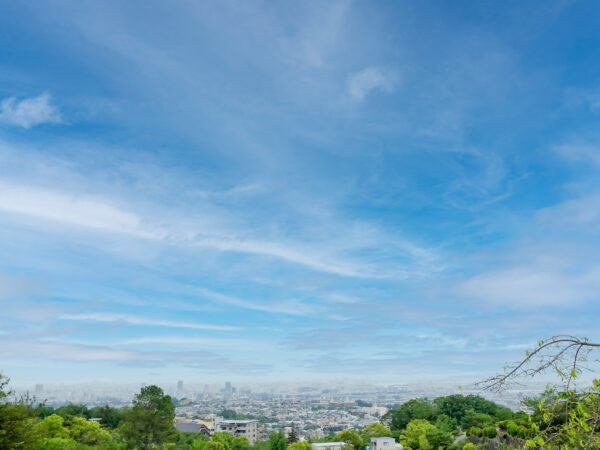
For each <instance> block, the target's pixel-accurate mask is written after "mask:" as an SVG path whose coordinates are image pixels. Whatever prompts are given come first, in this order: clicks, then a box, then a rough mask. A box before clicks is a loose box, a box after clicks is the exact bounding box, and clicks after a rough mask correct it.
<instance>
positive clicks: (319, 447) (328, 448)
mask: <svg viewBox="0 0 600 450" xmlns="http://www.w3.org/2000/svg"><path fill="white" fill-rule="evenodd" d="M347 446H348V444H346V443H345V442H315V443H313V444H312V450H345V449H346V447H347Z"/></svg>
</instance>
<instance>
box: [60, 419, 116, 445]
mask: <svg viewBox="0 0 600 450" xmlns="http://www.w3.org/2000/svg"><path fill="white" fill-rule="evenodd" d="M69 434H70V436H71V438H73V439H74V440H75V441H77V442H79V443H81V444H85V445H89V446H92V447H102V448H107V447H110V446H111V445H112V444H114V442H113V439H112V436H111V434H110V433H109V432H108V431H106V430H103V429H102V428H101V427H100V424H99V423H98V422H93V421H89V420H86V419H84V418H82V417H75V418H74V419H73V423H72V424H71V426H70V427H69Z"/></svg>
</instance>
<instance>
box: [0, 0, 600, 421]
mask: <svg viewBox="0 0 600 450" xmlns="http://www.w3.org/2000/svg"><path fill="white" fill-rule="evenodd" d="M519 5H520V2H468V3H467V2H437V1H421V2H355V1H329V2H312V1H303V2H230V1H222V2H215V3H211V2H155V1H145V2H136V1H131V2H116V1H113V2H110V1H108V2H81V1H49V2H4V3H3V4H2V7H1V8H2V12H3V13H2V14H0V36H1V38H0V55H1V57H0V249H1V251H0V311H1V312H0V360H1V365H0V370H1V371H2V373H5V374H7V375H8V376H10V377H11V378H12V379H13V380H14V382H15V383H16V385H17V386H24V387H28V388H33V387H34V386H35V384H40V385H41V384H43V386H44V387H43V388H41V389H40V392H44V391H43V390H42V389H45V391H46V393H47V392H48V390H49V389H50V386H56V385H57V383H66V384H67V385H68V386H75V385H76V384H75V383H92V384H93V383H99V384H98V385H100V384H102V383H114V384H115V385H116V384H121V385H126V384H127V385H135V386H136V389H137V388H139V386H140V384H141V383H150V382H152V383H171V385H173V386H174V385H175V383H176V382H177V381H178V380H183V381H182V382H185V386H188V385H189V386H191V385H193V384H197V386H199V387H198V388H197V390H194V389H192V388H191V387H190V388H189V389H190V395H191V394H196V393H198V392H201V391H203V389H204V388H203V387H202V386H204V384H208V385H211V386H213V385H215V386H216V385H217V384H218V385H219V386H221V385H222V384H223V383H224V382H225V381H231V382H233V383H235V384H236V385H240V386H243V385H244V384H246V385H251V384H253V383H254V384H259V383H265V384H268V383H272V384H275V383H284V384H282V386H283V385H285V383H288V384H289V385H290V386H293V389H294V390H296V389H297V388H298V387H301V386H306V385H310V386H312V385H313V384H314V385H315V386H321V385H320V384H319V383H323V385H322V388H323V389H325V387H323V386H325V385H327V386H331V385H334V386H335V385H339V384H341V382H343V383H347V384H348V385H352V386H356V385H364V384H365V383H369V386H371V387H369V389H371V388H373V389H376V388H377V386H380V387H381V386H387V385H389V384H391V385H395V386H398V385H401V386H406V385H411V384H412V385H417V384H419V383H423V382H425V381H427V382H431V383H434V384H435V383H438V385H439V386H442V385H443V386H450V387H448V389H447V391H444V392H455V391H456V389H458V386H459V385H468V384H469V383H473V382H475V381H477V380H481V379H484V378H486V377H488V376H491V375H493V374H495V373H497V372H499V371H501V370H502V368H503V366H504V364H505V363H506V362H511V361H516V360H519V358H522V357H523V355H524V352H525V350H526V349H529V348H532V347H534V346H535V345H536V343H537V342H538V340H539V339H540V338H543V337H547V336H552V335H556V334H575V335H579V336H590V337H592V338H593V337H594V336H595V335H597V328H598V327H597V317H598V314H599V313H600V310H599V308H600V303H599V302H598V301H597V300H598V292H599V289H598V288H599V287H600V275H599V274H600V256H599V255H600V244H599V242H600V241H599V240H598V227H599V226H600V216H599V214H598V211H599V207H600V181H599V180H600V176H599V175H600V135H599V131H600V127H599V125H600V123H599V122H600V79H599V77H598V73H600V54H599V49H600V34H599V33H598V32H597V17H598V14H599V13H600V4H598V3H596V2H577V1H574V2H570V1H562V0H561V1H547V2H543V5H542V4H539V5H538V7H537V8H534V9H533V10H532V11H531V13H528V14H524V13H520V14H518V13H517V12H516V11H517V10H518V6H519ZM582 311H585V313H582ZM286 386H287V385H286ZM61 389H62V388H61ZM67 389H70V388H68V387H67ZM215 389H217V388H215ZM219 389H220V388H219ZM256 389H257V388H254V390H255V391H256ZM290 389H292V388H290ZM381 389H383V388H381ZM386 389H387V388H386ZM403 389H404V388H403ZM415 389H417V388H415ZM418 389H420V388H418ZM132 392H133V389H132ZM216 392H218V391H216ZM348 392H350V391H348ZM419 392H421V391H419ZM336 395H337V394H336ZM340 395H342V396H343V395H345V394H344V393H343V392H342V393H340ZM386 395H387V394H386ZM390 395H391V394H390ZM394 395H395V394H394ZM127 396H128V398H130V397H131V392H130V391H127ZM65 398H66V397H65ZM407 398H408V397H407ZM515 399H516V397H515ZM396 400H399V399H396V398H391V399H389V405H392V404H393V402H395V401H396ZM517 400H518V399H517ZM517 400H515V402H517ZM77 401H86V400H85V399H77ZM386 401H387V400H386ZM517 403H518V402H517ZM517 403H515V404H517ZM361 426H362V424H361Z"/></svg>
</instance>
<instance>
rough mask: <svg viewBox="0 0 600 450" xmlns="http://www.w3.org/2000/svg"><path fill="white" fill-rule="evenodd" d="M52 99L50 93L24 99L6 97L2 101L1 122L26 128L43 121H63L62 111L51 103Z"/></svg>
mask: <svg viewBox="0 0 600 450" xmlns="http://www.w3.org/2000/svg"><path fill="white" fill-rule="evenodd" d="M50 99H51V97H50V94H48V93H44V94H41V95H39V96H38V97H31V98H25V99H23V100H17V98H16V97H9V98H5V99H4V100H2V102H0V122H5V123H8V124H11V125H16V126H19V127H22V128H25V129H28V128H31V127H34V126H36V125H39V124H42V123H61V121H62V119H61V116H60V112H59V111H58V109H57V108H56V107H55V106H53V105H52V104H51V103H50Z"/></svg>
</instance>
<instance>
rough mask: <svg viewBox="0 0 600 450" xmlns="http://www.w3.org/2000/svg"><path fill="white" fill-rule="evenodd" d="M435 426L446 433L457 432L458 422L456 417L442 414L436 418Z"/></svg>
mask: <svg viewBox="0 0 600 450" xmlns="http://www.w3.org/2000/svg"><path fill="white" fill-rule="evenodd" d="M435 426H436V427H437V428H439V429H440V430H442V431H444V432H446V433H455V432H456V429H457V428H458V423H457V421H456V419H455V418H454V417H450V416H447V415H446V414H440V415H439V416H438V417H437V419H436V420H435Z"/></svg>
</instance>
